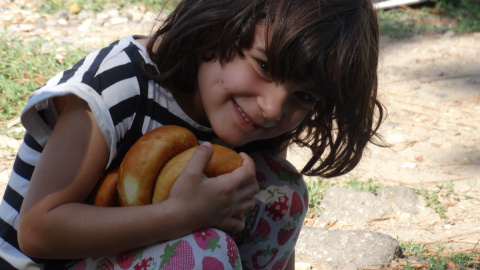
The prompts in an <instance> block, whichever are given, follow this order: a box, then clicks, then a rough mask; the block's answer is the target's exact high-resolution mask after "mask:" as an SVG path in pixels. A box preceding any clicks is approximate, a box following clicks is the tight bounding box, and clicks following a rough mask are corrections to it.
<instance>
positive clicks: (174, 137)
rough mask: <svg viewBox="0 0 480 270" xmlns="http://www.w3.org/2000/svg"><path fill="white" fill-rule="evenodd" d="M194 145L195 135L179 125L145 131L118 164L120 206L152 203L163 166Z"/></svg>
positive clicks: (196, 143) (195, 143) (196, 141)
mask: <svg viewBox="0 0 480 270" xmlns="http://www.w3.org/2000/svg"><path fill="white" fill-rule="evenodd" d="M197 145H198V140H197V138H196V137H195V135H194V134H193V133H192V132H191V131H190V130H188V129H186V128H183V127H179V126H162V127H159V128H156V129H153V130H151V131H149V132H147V133H145V134H144V135H143V136H142V137H140V138H139V139H138V141H137V142H135V144H134V145H133V146H132V147H131V148H130V150H129V151H128V152H127V154H126V155H125V157H124V158H123V160H122V163H121V164H120V168H119V172H118V198H119V202H120V205H121V206H133V205H147V204H151V203H152V194H153V189H154V185H155V180H156V179H157V176H158V174H159V172H160V170H161V169H162V167H163V166H164V165H165V164H166V163H167V161H169V160H170V159H172V158H173V157H174V156H176V155H178V154H179V153H181V152H183V151H185V150H187V149H189V148H192V147H194V146H197Z"/></svg>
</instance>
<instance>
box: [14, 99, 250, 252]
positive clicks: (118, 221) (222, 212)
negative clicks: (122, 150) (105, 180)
mask: <svg viewBox="0 0 480 270" xmlns="http://www.w3.org/2000/svg"><path fill="white" fill-rule="evenodd" d="M65 100H66V102H65V106H63V105H62V106H58V108H59V111H60V117H59V119H58V122H57V124H56V126H55V128H54V130H53V133H52V135H51V137H50V139H49V141H48V143H47V145H46V146H45V149H44V151H43V152H42V155H41V157H40V159H39V161H38V164H37V166H36V169H35V171H34V173H33V176H32V179H31V183H30V185H29V188H28V191H27V194H26V195H25V200H24V202H23V205H22V209H21V212H20V220H19V228H18V235H19V236H18V238H19V244H20V247H21V249H22V251H23V252H25V253H26V254H27V255H29V256H32V257H41V258H55V259H62V258H66V259H72V258H85V257H93V256H98V255H106V254H116V253H119V252H121V251H125V250H128V249H132V248H138V247H141V246H145V245H150V244H154V243H157V242H160V241H163V240H167V239H174V238H178V237H181V236H183V235H185V234H188V233H191V232H193V231H195V230H198V229H200V228H204V227H217V228H219V229H223V230H240V229H242V228H243V226H244V224H243V222H242V221H239V220H236V219H234V218H231V216H233V215H235V214H237V213H239V212H244V211H247V210H249V209H251V208H253V206H254V198H253V196H254V195H255V194H256V192H257V191H258V186H257V185H256V181H255V178H254V175H255V172H254V171H255V169H254V165H253V161H252V160H251V159H250V158H249V157H247V156H246V155H243V157H244V163H243V166H242V167H241V168H239V169H237V170H235V171H234V172H233V173H231V174H228V175H224V176H221V177H218V178H211V179H208V178H205V177H204V176H203V174H202V171H203V168H204V167H205V164H206V162H207V161H208V158H209V157H210V155H211V152H212V150H211V147H209V146H208V145H203V146H202V147H199V149H198V150H197V151H196V152H195V154H194V156H193V157H192V159H191V161H190V163H189V166H187V169H186V170H185V171H184V172H183V173H182V175H181V176H180V177H179V179H178V180H177V181H176V183H175V184H174V186H173V188H172V191H171V196H170V198H169V199H167V200H166V201H164V202H162V203H159V204H154V205H147V206H138V207H117V208H103V207H95V206H91V205H87V204H84V203H83V202H85V201H86V199H87V197H88V195H89V194H90V193H91V191H92V190H93V188H94V187H95V185H96V183H97V181H98V179H99V178H100V176H101V174H102V172H103V170H104V167H105V164H106V162H107V160H108V157H109V149H108V146H107V144H106V142H105V139H104V137H103V135H102V133H101V131H100V129H99V127H98V126H97V124H96V122H95V119H94V117H93V115H92V113H91V111H90V109H89V107H88V106H87V104H86V103H85V102H84V101H82V100H80V99H78V98H76V97H73V96H70V97H68V98H63V99H62V100H60V101H65Z"/></svg>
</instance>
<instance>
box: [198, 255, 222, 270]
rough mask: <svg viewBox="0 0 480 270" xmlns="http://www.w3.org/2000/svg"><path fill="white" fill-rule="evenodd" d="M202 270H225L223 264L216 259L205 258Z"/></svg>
mask: <svg viewBox="0 0 480 270" xmlns="http://www.w3.org/2000/svg"><path fill="white" fill-rule="evenodd" d="M202 269H212V270H223V269H225V266H223V263H222V262H221V261H219V260H218V259H217V258H214V257H205V258H203V260H202Z"/></svg>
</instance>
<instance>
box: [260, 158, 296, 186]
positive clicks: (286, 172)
mask: <svg viewBox="0 0 480 270" xmlns="http://www.w3.org/2000/svg"><path fill="white" fill-rule="evenodd" d="M262 155H263V159H264V160H265V163H266V164H267V165H268V167H269V168H270V170H272V172H274V173H275V174H276V175H277V176H278V179H279V180H280V181H286V182H288V183H289V184H295V185H299V180H300V179H301V175H300V174H299V173H298V172H295V171H292V170H290V169H288V168H287V167H286V166H284V165H283V164H282V163H281V162H279V161H278V160H275V159H274V158H273V157H272V156H271V155H269V154H267V153H265V152H263V154H262Z"/></svg>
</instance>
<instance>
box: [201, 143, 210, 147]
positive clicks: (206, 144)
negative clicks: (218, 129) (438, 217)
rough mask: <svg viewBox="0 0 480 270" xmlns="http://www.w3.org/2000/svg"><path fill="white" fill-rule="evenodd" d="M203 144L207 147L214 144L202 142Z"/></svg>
mask: <svg viewBox="0 0 480 270" xmlns="http://www.w3.org/2000/svg"><path fill="white" fill-rule="evenodd" d="M201 145H203V146H206V147H212V144H211V143H210V142H202V144H201Z"/></svg>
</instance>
